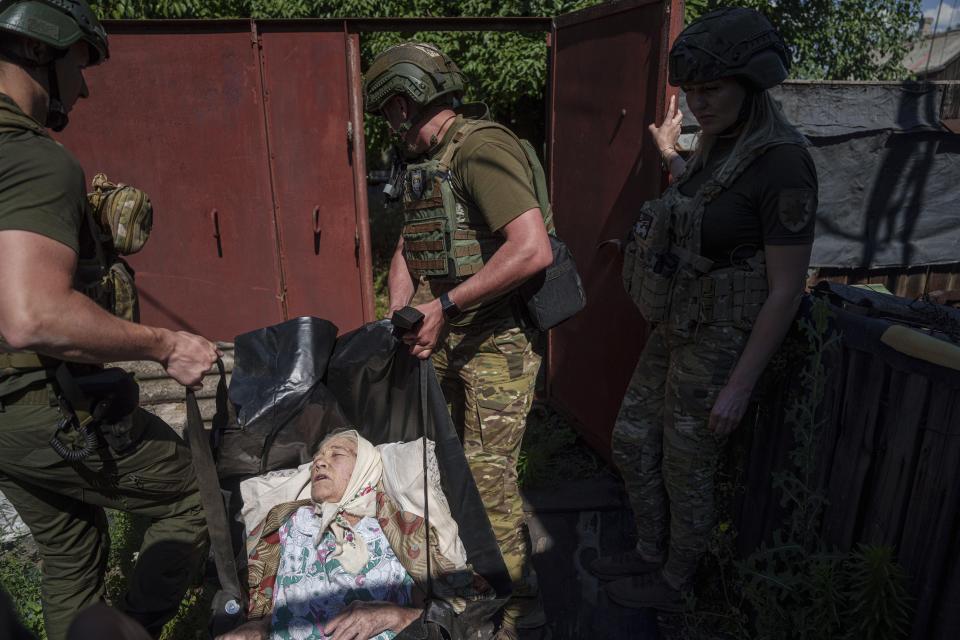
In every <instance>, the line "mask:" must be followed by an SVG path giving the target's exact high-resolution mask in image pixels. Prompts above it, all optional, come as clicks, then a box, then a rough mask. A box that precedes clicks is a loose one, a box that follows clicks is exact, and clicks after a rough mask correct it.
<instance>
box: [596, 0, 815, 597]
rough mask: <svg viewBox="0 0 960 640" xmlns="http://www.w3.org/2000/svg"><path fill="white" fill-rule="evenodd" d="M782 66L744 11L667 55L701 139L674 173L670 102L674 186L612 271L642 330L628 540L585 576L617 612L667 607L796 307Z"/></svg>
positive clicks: (795, 180)
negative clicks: (646, 331)
mask: <svg viewBox="0 0 960 640" xmlns="http://www.w3.org/2000/svg"><path fill="white" fill-rule="evenodd" d="M789 65H790V54H789V51H788V49H787V47H786V45H785V43H784V42H783V40H782V39H781V37H780V35H779V34H778V33H777V32H776V31H775V30H774V28H773V27H772V26H771V24H770V22H769V21H767V19H766V18H765V17H763V16H762V15H761V14H759V13H758V12H756V11H754V10H752V9H740V8H731V9H722V10H719V11H714V12H712V13H709V14H707V15H705V16H703V17H702V18H700V19H699V20H697V21H695V22H694V23H692V24H691V25H690V26H688V27H687V28H686V29H685V30H684V31H683V32H682V33H681V34H680V36H679V37H678V38H677V40H676V42H675V43H674V45H673V48H672V49H671V51H670V75H669V80H670V84H671V85H673V86H680V87H681V88H682V89H683V91H684V92H685V93H686V98H687V106H688V107H689V109H690V111H691V112H692V113H693V115H694V117H695V118H696V119H697V122H698V123H699V124H700V130H701V132H700V137H699V140H698V142H697V146H696V149H695V151H694V154H693V156H692V158H691V159H690V160H689V161H684V159H683V158H681V157H680V155H679V154H678V153H677V151H676V144H677V140H678V137H679V134H680V123H681V119H682V116H681V114H680V111H679V109H678V108H677V107H676V102H675V100H674V99H671V101H670V106H669V109H668V112H667V114H666V118H665V120H664V122H663V124H662V125H661V126H659V127H657V126H656V125H651V126H650V131H651V133H652V137H653V139H654V140H655V142H656V144H657V146H658V148H659V149H660V152H661V155H662V158H663V161H664V164H665V166H668V167H669V169H670V173H671V174H672V175H673V176H674V181H673V183H672V184H671V185H670V187H669V188H668V189H667V191H666V192H665V193H664V194H663V196H662V197H661V198H660V199H658V200H654V201H651V202H647V203H645V204H644V205H643V207H642V208H641V210H640V212H639V216H638V219H637V221H636V223H635V225H634V227H633V229H632V231H631V236H630V241H629V242H628V244H627V248H626V251H625V256H624V268H623V278H624V285H625V287H626V289H627V292H628V293H629V294H630V296H631V298H632V299H633V300H634V302H635V303H636V304H637V306H638V307H639V308H640V310H641V312H642V313H643V315H644V318H645V319H646V320H647V322H648V323H650V325H651V327H652V332H651V334H650V337H649V339H648V341H647V345H646V347H645V348H644V351H643V353H642V354H641V356H640V360H639V363H638V364H637V368H636V371H635V372H634V374H633V378H632V379H631V381H630V385H629V387H628V389H627V392H626V395H625V397H624V399H623V404H622V406H621V408H620V414H619V416H618V418H617V422H616V425H615V427H614V433H613V456H614V459H615V460H616V463H617V466H618V467H619V469H620V472H621V474H622V475H623V478H624V481H625V483H626V487H627V491H628V493H629V495H630V501H631V506H632V508H633V511H634V514H635V517H636V524H637V530H638V535H639V540H638V542H637V546H636V548H634V549H631V550H630V551H627V552H626V553H622V554H617V555H615V556H609V557H601V558H598V559H597V560H595V561H594V562H593V563H592V565H591V567H590V568H591V570H592V571H593V572H594V573H595V574H596V575H597V576H599V577H600V578H602V579H605V580H609V581H610V582H609V583H608V584H607V585H606V592H607V594H608V595H609V597H610V598H611V600H613V601H614V602H617V603H618V604H621V605H623V606H627V607H637V608H639V607H653V608H657V609H661V610H666V611H677V610H681V609H682V608H683V601H684V600H683V592H684V591H687V590H689V589H690V588H691V586H692V583H693V578H694V574H695V573H696V569H697V564H698V562H699V560H700V557H701V555H702V554H703V551H704V550H705V548H706V543H707V539H708V537H709V535H710V531H711V529H712V527H713V526H714V524H715V512H714V472H715V469H716V466H717V463H718V461H719V459H720V456H721V453H722V450H723V445H724V443H725V441H726V439H727V436H728V435H729V434H730V433H731V432H732V431H733V430H734V429H736V428H737V425H738V423H739V422H740V420H741V418H743V415H744V413H745V411H746V409H747V405H748V402H749V400H750V396H751V393H752V391H753V389H754V386H755V385H756V383H757V379H758V378H759V376H760V375H761V373H762V372H763V370H764V368H765V367H766V365H767V362H768V361H769V360H770V358H771V356H772V355H773V353H774V352H775V351H776V350H777V348H778V347H779V345H780V343H781V341H782V340H783V337H784V335H785V334H786V332H787V330H788V328H789V327H790V325H791V323H792V321H793V317H794V314H795V313H796V310H797V307H798V305H799V302H800V296H801V294H802V292H803V288H804V281H805V278H806V272H807V267H808V266H809V260H810V250H811V246H812V243H813V226H814V214H815V212H816V208H817V176H816V169H815V167H814V165H813V161H812V159H811V157H810V154H809V153H808V152H807V150H806V149H805V141H804V138H803V136H802V135H801V134H800V133H798V132H797V130H796V129H795V128H794V127H793V126H792V125H791V124H790V123H789V122H788V121H787V119H786V118H785V117H784V115H783V114H782V113H781V111H780V108H779V106H778V105H777V104H776V103H775V102H774V101H773V99H772V98H771V97H770V95H769V94H768V93H767V89H769V88H771V87H773V86H775V85H777V84H779V83H780V82H782V81H783V80H784V79H785V78H786V77H787V72H788V69H789Z"/></svg>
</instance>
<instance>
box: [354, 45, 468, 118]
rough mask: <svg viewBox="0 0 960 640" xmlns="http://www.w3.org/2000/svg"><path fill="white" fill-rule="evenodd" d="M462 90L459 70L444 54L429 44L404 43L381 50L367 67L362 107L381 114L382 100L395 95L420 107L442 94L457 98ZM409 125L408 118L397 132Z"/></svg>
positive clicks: (384, 101) (434, 100) (462, 78)
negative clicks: (407, 99)
mask: <svg viewBox="0 0 960 640" xmlns="http://www.w3.org/2000/svg"><path fill="white" fill-rule="evenodd" d="M463 89H464V77H463V73H461V71H460V69H459V68H458V67H457V65H456V64H454V62H453V60H451V59H450V58H449V57H447V55H446V54H445V53H443V52H442V51H440V50H439V49H437V48H436V47H435V46H433V45H432V44H425V43H419V42H405V43H403V44H398V45H395V46H392V47H390V48H389V49H386V50H385V51H383V52H381V53H380V55H378V56H377V57H376V59H375V60H374V61H373V64H371V65H370V68H369V69H367V73H366V76H365V77H364V82H363V101H364V108H365V109H366V111H367V113H371V114H374V115H381V112H380V110H381V109H382V108H383V105H384V103H386V102H387V100H389V99H390V98H391V97H392V96H394V95H398V94H399V95H404V96H407V98H409V99H410V100H411V101H412V102H413V103H414V104H416V105H418V106H419V107H421V108H422V107H426V106H427V105H429V104H432V103H434V102H436V101H437V100H438V99H439V98H442V97H444V96H450V97H453V98H458V97H459V96H460V95H462V94H463ZM412 124H413V123H412V120H408V121H407V122H405V123H404V124H403V126H402V127H401V131H400V133H405V132H406V131H408V130H409V129H410V127H411V126H412Z"/></svg>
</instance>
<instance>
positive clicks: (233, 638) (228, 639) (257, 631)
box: [216, 618, 270, 640]
mask: <svg viewBox="0 0 960 640" xmlns="http://www.w3.org/2000/svg"><path fill="white" fill-rule="evenodd" d="M269 633H270V618H261V619H260V620H252V621H250V622H247V623H246V624H242V625H240V626H239V627H237V628H236V629H234V630H232V631H228V632H227V633H222V634H220V635H219V636H217V637H216V640H266V637H267V634H269Z"/></svg>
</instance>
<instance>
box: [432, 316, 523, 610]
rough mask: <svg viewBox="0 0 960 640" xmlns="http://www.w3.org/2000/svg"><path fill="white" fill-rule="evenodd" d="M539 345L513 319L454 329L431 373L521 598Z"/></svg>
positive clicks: (514, 607)
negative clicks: (522, 463)
mask: <svg viewBox="0 0 960 640" xmlns="http://www.w3.org/2000/svg"><path fill="white" fill-rule="evenodd" d="M536 338H537V333H536V332H534V331H533V330H525V329H523V328H521V327H519V326H517V323H516V321H515V320H513V319H512V318H510V319H507V320H503V319H500V320H499V321H496V322H488V323H487V324H485V325H471V326H469V327H464V328H463V329H461V328H459V327H453V328H451V330H450V331H449V333H448V334H447V335H446V336H445V337H444V339H443V341H442V343H441V344H440V345H438V347H437V350H436V351H435V352H434V354H433V366H434V367H435V368H436V370H437V377H438V378H439V380H440V386H441V387H442V389H443V395H444V397H445V398H446V400H447V404H448V406H449V407H450V415H451V416H452V417H453V422H454V425H456V427H457V431H458V433H459V434H460V437H461V440H462V442H463V448H464V452H465V453H466V456H467V462H468V463H469V464H470V470H471V471H472V472H473V477H474V480H475V481H476V483H477V489H478V490H479V491H480V497H481V499H482V500H483V505H484V507H485V508H486V511H487V516H488V517H489V518H490V524H491V525H492V526H493V532H494V535H495V536H496V538H497V543H498V545H499V546H500V552H501V554H503V559H504V562H505V563H506V566H507V571H508V572H509V573H510V579H511V581H512V582H513V584H514V593H515V594H524V593H526V592H527V591H528V588H527V586H526V584H525V581H524V564H525V562H526V559H527V548H526V542H525V534H524V529H523V525H524V518H523V503H522V501H521V498H520V492H519V489H518V487H517V458H518V456H519V454H520V443H521V441H522V440H523V432H524V429H525V427H526V421H527V413H528V412H529V411H530V406H531V404H532V403H533V395H534V389H535V386H536V378H537V372H538V371H539V369H540V359H541V357H540V354H539V353H538V349H537V348H535V345H534V342H535V341H536ZM512 602H513V604H514V605H516V602H515V601H512ZM521 608H522V607H521V606H520V605H518V606H511V605H508V607H507V610H506V612H505V618H506V619H509V618H511V617H513V618H515V617H516V616H517V615H519V614H520V613H522V611H521Z"/></svg>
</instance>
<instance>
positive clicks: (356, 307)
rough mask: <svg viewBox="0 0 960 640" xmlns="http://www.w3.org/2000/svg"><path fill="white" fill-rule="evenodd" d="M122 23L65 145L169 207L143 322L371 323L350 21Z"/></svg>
mask: <svg viewBox="0 0 960 640" xmlns="http://www.w3.org/2000/svg"><path fill="white" fill-rule="evenodd" d="M108 29H109V31H110V32H111V59H110V60H109V61H108V62H107V63H106V64H104V65H101V66H99V67H95V68H93V69H90V70H89V71H88V73H87V79H88V83H89V86H90V93H91V97H90V98H89V99H87V100H84V101H81V102H80V103H79V104H78V105H77V106H76V108H75V109H74V112H73V114H72V117H71V120H72V122H71V125H70V127H69V128H68V129H67V130H66V131H65V132H64V134H63V135H62V136H60V139H61V140H62V141H63V143H64V144H65V145H66V146H67V147H68V148H70V149H71V150H72V151H73V152H74V153H75V154H76V155H77V157H78V158H79V159H80V162H81V164H82V165H83V167H84V170H85V171H86V173H87V178H88V179H90V178H92V176H93V174H94V173H96V172H106V173H107V174H108V175H109V176H110V177H111V178H112V179H114V180H119V181H123V182H129V183H131V184H135V185H137V186H140V187H142V188H143V189H144V190H145V191H147V192H148V193H149V194H150V196H151V198H152V200H153V202H154V207H155V219H154V229H153V233H152V235H151V239H150V242H149V243H148V244H147V246H146V248H145V249H144V250H143V251H142V252H141V253H140V254H137V255H135V256H132V257H131V258H130V262H131V264H132V265H133V266H134V268H135V269H136V271H137V283H138V286H139V289H140V292H141V304H142V319H143V322H144V323H147V324H155V325H159V326H165V327H170V328H173V329H186V330H190V331H195V332H198V333H201V334H203V335H206V336H208V337H210V338H215V339H226V340H230V339H233V337H234V336H235V335H237V334H238V333H242V332H245V331H249V330H251V329H256V328H259V327H263V326H267V325H270V324H274V323H276V322H279V321H281V320H283V319H285V318H289V317H292V316H294V315H300V314H311V315H318V316H325V317H327V318H329V319H331V320H333V321H334V322H336V323H337V324H338V326H339V327H340V328H341V330H346V329H351V328H353V327H356V326H359V325H360V324H362V322H364V321H365V320H368V319H371V318H372V314H373V311H372V309H373V305H372V300H371V301H368V300H366V299H363V297H362V296H361V293H360V292H361V291H363V290H364V283H363V279H364V278H366V279H367V280H369V270H368V269H361V267H360V265H361V264H365V263H367V262H368V261H369V259H368V257H367V256H368V251H367V247H368V243H367V242H366V236H367V231H366V203H365V198H364V199H362V200H361V199H360V198H358V197H357V195H356V194H357V190H356V189H355V188H354V183H355V177H354V172H355V171H360V172H361V173H360V176H361V179H362V176H363V166H362V164H363V163H362V162H360V163H355V162H353V159H352V158H351V157H350V156H349V155H348V153H347V152H346V146H347V141H346V131H347V123H348V122H353V123H354V124H353V126H354V128H356V122H357V121H358V114H357V113H354V112H353V111H351V109H350V108H349V104H350V102H349V96H350V89H351V86H355V85H356V84H357V83H358V82H359V73H358V71H357V70H356V69H354V68H352V67H349V68H348V64H347V47H346V40H345V37H344V31H343V25H342V22H334V23H333V27H332V28H330V27H329V23H327V26H326V27H325V28H322V29H317V28H313V29H310V30H309V32H307V33H291V34H284V37H283V38H282V39H276V40H275V39H274V38H273V34H272V33H267V34H261V29H260V28H259V26H258V25H257V24H255V23H252V22H250V21H239V20H237V21H217V22H209V21H180V22H155V23H144V22H132V23H113V24H110V25H108ZM288 36H289V37H288ZM288 40H289V42H287V41H288ZM271 74H273V75H271ZM338 143H339V144H338ZM360 144H361V145H362V137H361V142H360ZM364 195H365V194H364ZM315 207H320V208H319V209H318V210H317V215H316V217H314V208H315ZM304 209H305V210H304ZM314 228H317V229H320V230H321V233H320V234H319V235H320V244H321V247H320V250H319V251H316V252H315V251H314V242H313V238H314V233H313V231H314ZM366 287H367V289H366V290H368V291H369V285H366Z"/></svg>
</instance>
